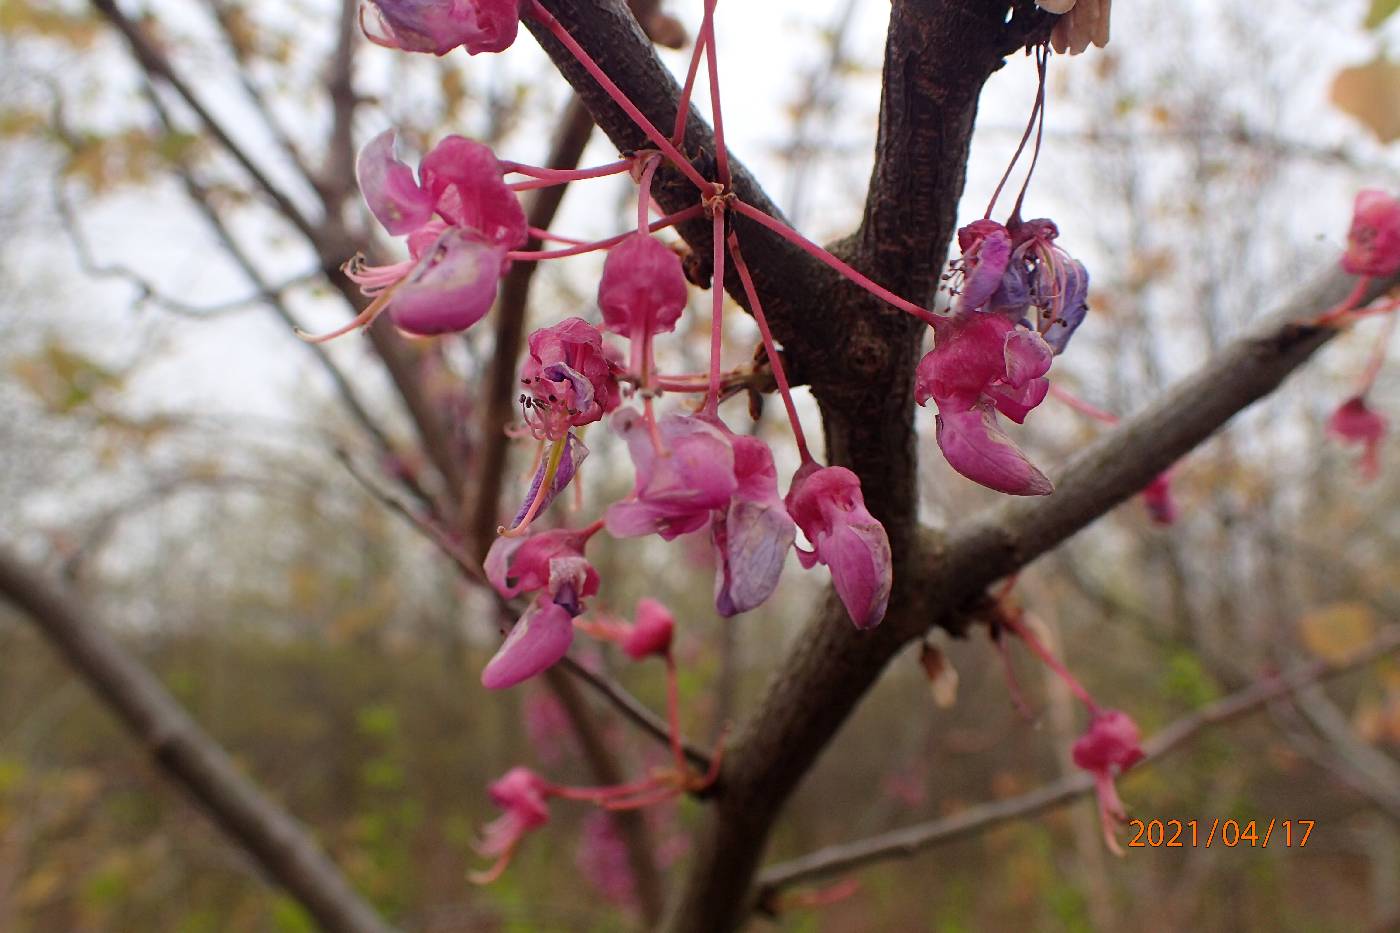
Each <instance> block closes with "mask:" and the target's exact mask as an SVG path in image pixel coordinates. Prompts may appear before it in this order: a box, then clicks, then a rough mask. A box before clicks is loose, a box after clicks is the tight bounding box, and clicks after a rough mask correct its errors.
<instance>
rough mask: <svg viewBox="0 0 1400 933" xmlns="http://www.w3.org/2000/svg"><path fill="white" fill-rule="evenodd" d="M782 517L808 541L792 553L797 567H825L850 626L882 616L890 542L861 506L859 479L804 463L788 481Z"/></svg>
mask: <svg viewBox="0 0 1400 933" xmlns="http://www.w3.org/2000/svg"><path fill="white" fill-rule="evenodd" d="M787 507H788V513H789V514H790V515H791V516H792V518H793V519H794V520H795V521H796V522H797V526H798V527H799V528H801V529H802V533H803V534H805V535H806V536H807V540H808V541H810V542H811V543H812V550H811V551H806V550H803V549H802V548H801V547H799V548H798V549H797V558H798V560H799V561H801V563H802V566H803V567H807V568H810V567H812V566H813V565H814V564H817V563H822V564H825V565H826V566H827V567H828V568H829V569H830V570H831V582H832V583H833V584H834V585H835V587H836V595H837V596H839V597H840V598H841V602H842V604H843V605H844V606H845V607H846V612H848V613H849V614H850V616H851V621H852V622H854V623H855V625H856V628H861V629H867V628H874V627H875V626H877V625H879V624H880V620H881V619H883V618H884V617H885V608H886V607H887V606H888V604H889V599H890V587H891V584H892V583H893V573H894V570H893V565H892V558H891V555H890V539H889V537H888V536H887V535H886V534H885V527H884V526H883V525H881V524H880V523H879V522H878V521H876V520H875V516H873V515H871V514H870V511H869V510H868V509H867V508H866V507H865V496H864V495H862V493H861V489H860V479H859V478H858V477H857V476H856V475H855V474H854V473H852V472H851V471H850V470H848V469H846V468H845V467H839V466H836V467H821V466H818V465H817V464H815V463H811V462H809V463H806V464H804V465H803V466H802V467H801V468H800V469H799V470H798V471H797V474H796V475H795V476H793V478H792V485H791V487H789V489H788V494H787Z"/></svg>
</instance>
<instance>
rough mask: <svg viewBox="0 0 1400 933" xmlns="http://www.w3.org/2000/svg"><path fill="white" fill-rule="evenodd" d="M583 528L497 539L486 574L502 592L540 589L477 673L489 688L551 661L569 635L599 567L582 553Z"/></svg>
mask: <svg viewBox="0 0 1400 933" xmlns="http://www.w3.org/2000/svg"><path fill="white" fill-rule="evenodd" d="M585 540H586V538H585V535H584V533H583V532H579V531H571V530H567V529H561V530H556V531H546V532H542V533H540V534H537V535H532V536H531V537H529V538H508V537H501V538H497V539H496V541H495V542H494V543H493V544H492V545H491V550H490V552H488V554H487V555H486V564H485V568H486V575H487V579H489V580H490V581H491V585H492V586H494V587H495V588H496V591H497V592H499V593H500V594H501V595H502V596H505V597H508V598H509V597H512V596H517V595H519V594H521V593H529V592H534V591H537V590H538V591H540V592H539V595H538V596H537V597H536V598H535V600H534V602H532V603H531V604H530V607H529V608H528V609H526V610H525V614H524V615H522V616H521V617H520V618H519V619H518V620H517V621H516V623H515V625H514V626H513V627H512V628H511V630H510V633H509V634H508V635H507V636H506V640H505V641H504V642H502V643H501V647H500V649H499V650H497V652H496V654H495V656H494V657H493V658H491V660H490V661H489V662H488V663H487V665H486V667H485V668H484V669H483V670H482V672H481V683H482V685H483V686H485V687H486V688H488V689H490V690H501V689H504V688H506V687H512V686H514V685H515V684H518V683H520V682H521V681H523V680H528V679H529V678H531V677H533V676H535V675H536V674H538V673H540V672H541V671H543V670H545V669H546V668H549V667H551V666H553V665H554V664H556V663H557V662H558V661H559V659H560V658H562V657H564V655H565V654H567V653H568V650H569V645H570V644H572V643H573V640H574V618H575V617H576V616H578V615H580V614H581V613H582V612H583V600H584V599H586V598H588V597H589V596H592V595H594V594H595V593H597V592H598V572H597V571H596V570H594V569H593V566H592V565H591V564H589V563H588V559H587V558H586V557H584V555H583V546H584V542H585Z"/></svg>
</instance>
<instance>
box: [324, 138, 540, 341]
mask: <svg viewBox="0 0 1400 933" xmlns="http://www.w3.org/2000/svg"><path fill="white" fill-rule="evenodd" d="M355 171H356V176H357V178H358V179H359V183H360V191H361V193H362V194H363V196H364V198H365V203H366V204H367V205H368V206H369V209H370V211H371V212H372V213H373V214H374V216H375V217H376V218H377V219H378V220H379V222H380V223H381V224H383V225H384V228H385V229H386V230H388V231H389V232H390V233H393V234H396V235H400V236H404V237H406V242H407V245H408V252H409V258H408V259H407V260H405V261H403V262H398V263H392V264H390V265H387V266H369V265H366V264H365V263H364V262H363V261H362V260H361V259H360V257H356V258H355V259H353V260H351V261H350V262H349V263H348V264H347V265H346V268H345V273H346V275H347V276H348V277H349V278H350V279H351V280H352V281H354V282H355V283H357V284H358V285H359V286H360V290H361V291H362V292H364V293H365V294H366V295H372V296H374V299H375V300H374V301H373V302H371V304H370V305H369V307H367V308H366V309H365V310H364V312H362V313H361V315H360V316H359V317H358V318H356V320H355V321H354V322H352V323H351V324H350V325H348V326H346V327H344V328H341V329H339V330H337V331H334V332H333V333H331V334H327V335H325V336H323V337H319V338H315V339H317V340H325V339H329V338H331V337H334V336H339V335H340V334H342V333H346V332H348V331H350V330H353V329H355V328H357V327H366V326H368V325H369V324H370V323H371V322H373V320H374V318H375V317H377V316H378V314H379V313H380V312H382V311H384V310H388V312H389V317H390V318H391V319H392V320H393V322H394V325H395V326H396V327H398V328H399V329H400V330H403V331H406V332H408V333H410V334H416V335H418V336H432V335H434V334H442V333H448V332H452V331H459V330H465V329H466V328H468V327H470V326H471V325H473V324H475V323H476V322H477V321H479V320H480V319H481V318H482V317H483V316H484V315H485V314H486V312H487V311H489V310H490V309H491V305H492V303H493V302H494V301H495V298H496V290H497V287H498V285H499V282H500V277H501V276H502V275H503V274H504V273H505V272H506V270H507V269H509V268H510V261H509V259H508V258H507V253H508V252H509V251H510V250H512V249H516V248H518V247H519V246H521V245H522V244H523V243H524V242H525V238H526V222H525V213H524V211H523V210H522V209H521V207H520V202H519V200H518V199H517V198H516V196H515V193H514V192H512V191H511V190H510V188H509V187H507V186H506V184H505V182H504V180H503V177H502V176H503V171H502V168H501V164H500V163H499V162H498V161H497V160H496V157H495V155H494V154H492V152H491V150H490V149H489V148H488V147H486V146H483V145H482V144H480V143H477V142H473V141H472V140H469V139H465V138H463V137H461V136H448V137H445V138H444V139H442V140H441V141H440V142H439V143H438V144H437V145H436V146H434V147H433V149H432V150H431V151H430V152H428V154H427V155H425V156H424V157H423V159H422V161H421V162H420V163H419V172H418V174H419V178H418V180H417V181H415V180H414V178H413V172H412V170H411V169H409V167H408V166H407V165H406V164H405V163H403V162H402V161H400V160H399V159H398V158H396V157H395V155H394V131H393V130H386V131H385V132H383V133H381V134H380V135H379V136H376V137H375V138H374V139H372V140H371V141H370V142H369V144H368V145H366V146H365V148H364V149H363V150H361V152H360V156H359V159H358V160H357V162H356V166H355Z"/></svg>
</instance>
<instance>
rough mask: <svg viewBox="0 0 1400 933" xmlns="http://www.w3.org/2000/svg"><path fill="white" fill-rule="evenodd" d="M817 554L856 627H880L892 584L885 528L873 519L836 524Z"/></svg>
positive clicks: (890, 560)
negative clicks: (827, 569) (826, 568)
mask: <svg viewBox="0 0 1400 933" xmlns="http://www.w3.org/2000/svg"><path fill="white" fill-rule="evenodd" d="M865 514H866V516H867V517H868V516H869V515H870V513H869V512H866V513H865ZM817 553H818V554H820V555H821V558H822V562H823V563H825V564H826V565H827V567H828V568H830V570H831V582H832V584H834V585H835V587H836V595H837V596H839V597H841V603H842V605H844V606H845V607H846V612H847V613H849V614H850V616H851V621H852V622H854V623H855V626H856V628H860V629H866V628H874V627H875V626H877V625H879V624H880V620H881V619H883V618H884V617H885V609H886V607H887V606H888V605H889V601H890V586H891V584H892V583H893V577H892V574H891V566H892V559H891V556H890V539H889V537H888V536H887V535H886V534H885V528H884V526H883V525H881V524H880V523H879V522H877V521H875V520H874V519H873V518H870V519H869V520H868V521H860V520H856V521H852V522H850V523H848V524H844V525H838V526H837V527H836V528H835V529H834V530H833V531H832V533H831V534H830V535H827V536H826V537H824V538H823V539H822V540H821V542H820V544H818V545H817Z"/></svg>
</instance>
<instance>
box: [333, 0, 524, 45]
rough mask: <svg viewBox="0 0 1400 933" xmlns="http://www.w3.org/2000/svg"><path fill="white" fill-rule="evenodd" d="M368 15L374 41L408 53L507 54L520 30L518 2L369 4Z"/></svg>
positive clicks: (365, 20)
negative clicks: (460, 49)
mask: <svg viewBox="0 0 1400 933" xmlns="http://www.w3.org/2000/svg"><path fill="white" fill-rule="evenodd" d="M365 9H366V12H367V15H365V16H362V17H361V23H362V24H363V26H364V28H365V34H366V36H368V37H369V39H370V41H372V42H375V43H377V44H379V45H385V46H390V47H392V48H397V49H403V50H404V51H406V52H431V53H433V54H434V55H446V54H447V53H448V52H450V51H452V50H453V49H455V48H457V47H458V46H459V45H460V46H465V47H466V49H467V52H468V53H470V54H472V55H475V54H477V53H478V52H502V51H504V50H506V49H507V48H509V47H510V45H511V43H513V42H514V41H515V36H516V33H517V31H518V29H519V26H520V3H519V0H369V2H368V3H367V6H366V8H365Z"/></svg>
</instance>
